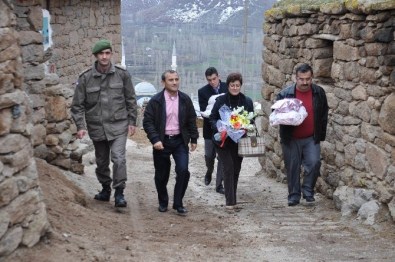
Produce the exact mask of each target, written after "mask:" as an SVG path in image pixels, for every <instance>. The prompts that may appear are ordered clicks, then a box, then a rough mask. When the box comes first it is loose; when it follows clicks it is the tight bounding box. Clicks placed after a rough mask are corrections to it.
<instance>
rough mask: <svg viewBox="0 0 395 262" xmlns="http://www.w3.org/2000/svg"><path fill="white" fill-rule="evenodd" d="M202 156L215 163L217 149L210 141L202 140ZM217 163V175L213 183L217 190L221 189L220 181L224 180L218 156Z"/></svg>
mask: <svg viewBox="0 0 395 262" xmlns="http://www.w3.org/2000/svg"><path fill="white" fill-rule="evenodd" d="M204 156H205V157H206V158H208V159H210V160H212V161H213V162H215V158H216V157H217V148H216V146H215V144H214V142H213V140H212V139H204ZM217 159H218V163H217V175H216V181H215V188H216V189H219V188H221V187H222V181H223V179H224V174H223V173H224V171H223V167H222V160H221V158H220V157H219V156H218V158H217Z"/></svg>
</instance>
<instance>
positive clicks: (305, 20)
mask: <svg viewBox="0 0 395 262" xmlns="http://www.w3.org/2000/svg"><path fill="white" fill-rule="evenodd" d="M340 2H341V1H340ZM345 2H347V1H345ZM378 2H380V1H378ZM387 3H388V1H387ZM375 8H376V9H375ZM377 8H378V9H377ZM265 16H266V17H265V20H266V22H265V24H264V33H265V37H264V51H263V60H264V63H263V66H262V75H263V79H264V86H263V88H262V97H263V103H262V105H263V109H264V111H265V117H264V123H263V126H262V128H263V130H264V131H265V132H266V134H267V135H266V138H267V139H266V150H267V153H266V157H265V158H262V159H261V160H260V161H261V164H262V166H263V172H264V173H266V174H268V175H269V176H272V177H275V178H277V180H278V181H284V180H285V179H286V176H285V170H284V164H283V161H282V152H281V146H280V142H279V136H278V127H272V126H270V125H269V121H268V116H269V115H270V113H271V109H270V106H271V105H272V104H273V102H274V100H275V97H276V95H277V94H278V93H279V92H280V91H281V89H282V88H283V87H285V86H287V85H289V84H290V83H292V82H293V81H294V69H295V67H296V66H297V65H298V64H300V63H304V62H306V63H309V64H311V65H312V67H313V70H314V76H315V82H316V83H317V84H319V85H321V86H322V87H323V88H324V89H325V91H326V93H327V97H328V103H329V106H330V111H329V125H328V130H327V138H326V141H325V142H323V143H321V151H322V158H323V160H322V167H321V177H320V178H319V181H318V184H317V189H318V190H319V191H320V192H321V193H322V194H324V195H326V196H328V197H336V195H337V194H334V192H335V191H336V190H337V189H340V188H341V187H342V186H345V187H349V188H351V189H356V188H363V189H366V190H372V192H373V194H372V199H371V200H375V201H378V202H379V204H380V205H382V206H383V207H385V208H386V207H387V206H388V207H389V209H390V212H391V214H392V216H393V217H395V198H394V194H395V164H394V159H395V121H394V117H395V41H394V38H395V33H394V28H395V3H394V2H393V3H392V6H391V5H387V6H384V7H383V6H381V8H380V6H378V5H376V6H348V5H347V4H343V3H340V4H333V5H322V6H321V7H319V8H317V7H314V9H313V8H311V9H309V8H308V7H301V6H292V7H285V8H273V9H271V10H268V11H267V12H266V13H265ZM355 211H358V210H357V209H356V210H355Z"/></svg>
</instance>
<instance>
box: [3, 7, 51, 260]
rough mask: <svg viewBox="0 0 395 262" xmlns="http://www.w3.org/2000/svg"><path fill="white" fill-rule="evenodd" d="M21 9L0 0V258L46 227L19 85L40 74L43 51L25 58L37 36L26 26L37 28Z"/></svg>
mask: <svg viewBox="0 0 395 262" xmlns="http://www.w3.org/2000/svg"><path fill="white" fill-rule="evenodd" d="M31 7H32V8H33V9H34V8H35V7H34V6H31ZM25 8H28V7H25V6H23V4H22V5H19V4H18V3H15V5H14V4H13V3H12V2H10V1H5V0H2V1H0V38H1V42H0V145H1V146H0V260H1V257H2V256H5V255H8V254H10V253H11V252H12V251H14V250H15V249H16V248H17V247H18V246H19V245H24V246H28V247H31V246H33V245H35V244H36V243H37V242H38V241H39V240H40V237H41V236H42V235H43V234H44V233H45V232H46V231H47V229H48V228H49V224H48V220H47V213H46V207H45V204H44V202H43V197H42V193H41V189H40V187H39V183H38V174H37V168H36V162H35V160H34V158H33V146H32V143H33V141H32V140H33V137H32V129H33V126H32V124H31V122H30V119H31V118H32V113H33V112H32V110H31V106H30V101H29V97H28V96H27V93H26V90H25V88H26V85H24V84H23V81H24V75H26V76H27V78H29V77H30V76H33V75H36V76H37V75H44V69H43V67H40V66H38V65H36V64H35V63H34V61H36V60H39V59H40V57H42V55H41V54H42V53H43V52H39V51H37V52H36V57H26V56H25V53H26V51H27V50H29V49H35V48H37V47H40V43H41V42H42V40H41V35H40V34H39V33H37V31H36V30H31V29H30V28H35V29H37V30H38V29H39V27H38V28H36V26H37V25H38V24H36V23H35V22H36V21H35V17H34V15H33V14H32V13H29V12H27V13H25V12H19V10H22V9H25ZM26 10H28V9H26ZM15 13H18V15H15ZM18 31H19V32H21V34H20V33H18ZM41 49H42V45H41ZM37 50H39V48H38V49H37ZM22 57H23V58H22ZM33 72H34V73H33Z"/></svg>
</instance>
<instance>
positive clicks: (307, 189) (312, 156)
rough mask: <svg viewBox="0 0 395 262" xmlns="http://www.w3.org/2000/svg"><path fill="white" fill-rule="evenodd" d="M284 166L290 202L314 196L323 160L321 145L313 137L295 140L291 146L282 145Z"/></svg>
mask: <svg viewBox="0 0 395 262" xmlns="http://www.w3.org/2000/svg"><path fill="white" fill-rule="evenodd" d="M281 146H282V150H283V155H284V164H285V168H286V170H287V182H288V200H297V201H299V200H300V197H301V193H303V196H304V197H310V196H314V186H315V183H316V182H317V178H318V176H319V175H320V167H321V159H320V152H321V148H320V144H319V143H318V144H316V143H315V142H314V139H313V137H308V138H303V139H293V140H291V142H290V143H289V144H284V143H283V144H281ZM302 165H303V169H304V174H303V183H302V189H301V187H300V173H301V166H302Z"/></svg>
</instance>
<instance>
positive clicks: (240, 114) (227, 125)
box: [214, 105, 256, 147]
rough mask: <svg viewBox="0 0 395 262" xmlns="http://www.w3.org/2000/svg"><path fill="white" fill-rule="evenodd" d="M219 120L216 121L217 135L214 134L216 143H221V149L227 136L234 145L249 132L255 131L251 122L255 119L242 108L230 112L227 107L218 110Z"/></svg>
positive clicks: (252, 114) (251, 113)
mask: <svg viewBox="0 0 395 262" xmlns="http://www.w3.org/2000/svg"><path fill="white" fill-rule="evenodd" d="M219 115H220V117H221V119H220V120H218V121H217V129H218V133H216V134H214V139H215V140H216V141H221V142H222V143H221V145H220V147H223V145H224V143H225V139H226V138H227V137H228V136H229V137H230V138H231V139H232V140H233V141H234V142H235V143H238V142H239V140H240V138H241V137H242V136H243V135H244V134H245V133H246V132H249V131H254V130H255V125H253V124H252V120H253V119H254V118H255V117H256V114H255V113H254V112H248V111H247V110H245V109H244V107H243V106H241V107H237V108H236V109H234V110H230V108H229V107H228V106H227V105H223V106H222V107H221V108H220V109H219Z"/></svg>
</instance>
